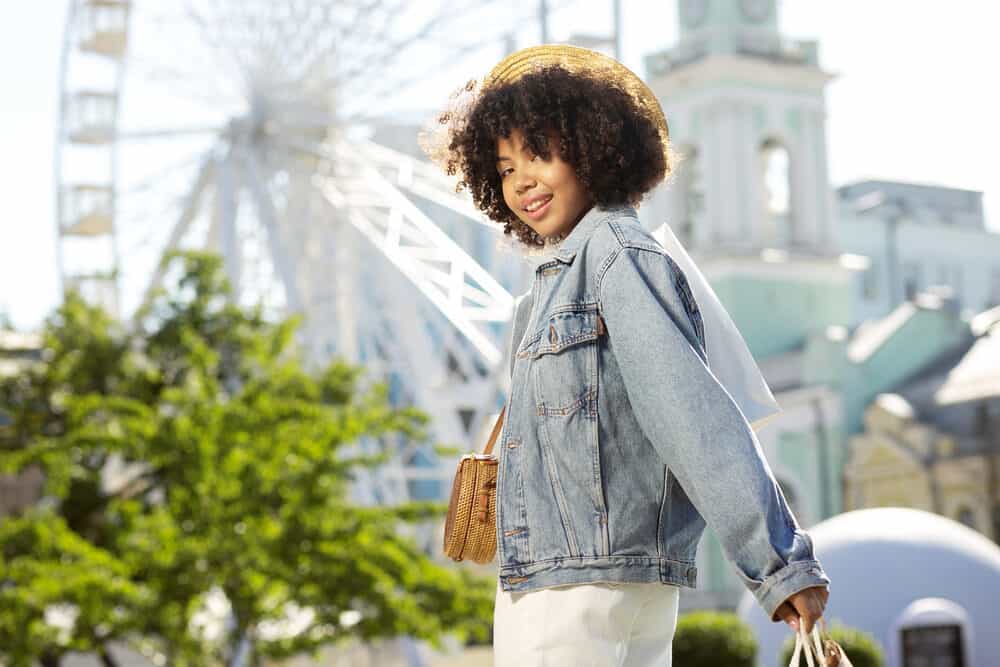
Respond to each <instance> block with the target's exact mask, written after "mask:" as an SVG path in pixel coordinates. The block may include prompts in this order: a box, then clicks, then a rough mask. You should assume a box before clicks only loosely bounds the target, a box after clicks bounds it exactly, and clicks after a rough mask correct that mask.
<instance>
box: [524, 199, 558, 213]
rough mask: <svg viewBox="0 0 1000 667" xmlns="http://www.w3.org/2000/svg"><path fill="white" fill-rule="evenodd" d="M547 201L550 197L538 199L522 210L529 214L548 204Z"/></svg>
mask: <svg viewBox="0 0 1000 667" xmlns="http://www.w3.org/2000/svg"><path fill="white" fill-rule="evenodd" d="M549 199H552V197H546V198H545V199H539V200H538V201H533V202H531V203H530V204H528V205H527V206H525V208H524V210H526V211H529V212H533V211H537V210H538V209H539V208H541V207H542V206H544V205H545V204H546V203H548V201H549Z"/></svg>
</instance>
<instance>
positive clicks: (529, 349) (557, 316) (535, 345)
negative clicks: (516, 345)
mask: <svg viewBox="0 0 1000 667" xmlns="http://www.w3.org/2000/svg"><path fill="white" fill-rule="evenodd" d="M604 333H605V328H604V320H603V319H601V316H600V314H599V313H598V312H597V310H596V309H590V310H567V311H561V312H556V313H553V314H551V315H549V317H548V319H547V320H546V321H545V324H544V326H543V327H542V328H541V329H539V330H538V331H536V332H535V333H534V334H533V335H532V336H531V339H530V340H529V341H527V342H526V343H525V344H524V347H523V348H522V349H521V350H520V351H519V352H518V354H519V355H531V356H536V355H540V354H553V353H556V352H559V351H561V350H563V349H565V348H567V347H570V346H572V345H576V344H577V343H582V342H585V341H588V340H595V339H597V338H598V337H600V336H603V335H604Z"/></svg>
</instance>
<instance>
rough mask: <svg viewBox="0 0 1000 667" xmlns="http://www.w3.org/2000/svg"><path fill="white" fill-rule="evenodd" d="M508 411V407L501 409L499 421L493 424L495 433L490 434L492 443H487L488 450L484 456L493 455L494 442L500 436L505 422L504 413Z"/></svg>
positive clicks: (485, 450)
mask: <svg viewBox="0 0 1000 667" xmlns="http://www.w3.org/2000/svg"><path fill="white" fill-rule="evenodd" d="M506 410H507V406H506V405H504V406H503V407H502V408H500V414H499V415H497V421H496V423H495V424H493V432H492V433H490V441H489V442H487V443H486V449H484V450H483V454H487V455H489V454H492V453H493V441H494V440H496V439H497V436H498V435H500V425H501V423H502V422H503V413H504V412H505V411H506Z"/></svg>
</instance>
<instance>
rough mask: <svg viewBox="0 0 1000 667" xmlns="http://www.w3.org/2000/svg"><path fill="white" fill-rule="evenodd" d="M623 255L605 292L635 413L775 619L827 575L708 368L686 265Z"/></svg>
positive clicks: (603, 280) (626, 251) (625, 251)
mask: <svg viewBox="0 0 1000 667" xmlns="http://www.w3.org/2000/svg"><path fill="white" fill-rule="evenodd" d="M617 253H618V254H617V255H615V256H614V258H613V259H612V260H611V262H610V264H609V265H607V268H606V269H605V270H604V273H603V275H602V276H600V278H599V280H600V283H599V288H598V289H599V296H600V307H601V313H602V315H603V317H604V321H605V325H606V327H607V331H608V337H609V340H610V346H611V350H612V353H613V354H614V357H615V360H616V361H617V363H618V365H619V367H620V369H621V374H622V377H623V380H624V383H625V390H626V393H627V395H628V399H629V402H630V403H631V406H632V410H633V412H634V413H635V416H636V419H637V420H638V422H639V424H640V426H641V428H642V430H643V433H644V434H645V435H646V437H647V438H648V439H649V441H650V442H651V443H652V444H653V446H654V448H655V449H656V451H657V452H658V453H659V455H660V457H661V458H662V460H663V462H664V463H665V464H666V465H667V467H668V468H669V469H670V470H671V471H672V472H673V474H674V476H675V477H676V479H677V481H678V482H679V483H680V485H681V487H682V488H683V489H684V492H685V493H686V494H687V496H688V497H689V498H690V499H691V502H692V503H694V506H695V508H696V509H697V510H698V512H699V514H701V516H702V517H703V518H704V519H705V522H706V523H707V524H708V525H709V526H710V527H711V528H712V530H713V531H715V533H716V535H717V536H718V537H719V540H720V542H721V543H722V547H723V549H724V550H725V553H726V556H727V558H728V559H729V560H730V561H731V562H732V563H733V564H734V565H735V566H736V569H737V571H738V573H739V575H740V577H741V579H742V580H743V583H744V585H745V586H746V587H747V589H748V590H750V591H751V592H752V593H753V594H754V596H755V597H756V599H757V601H758V602H759V604H760V605H761V607H763V609H764V610H765V611H766V612H767V614H768V615H769V617H770V618H772V619H774V613H775V611H776V610H777V608H778V607H779V606H780V605H781V603H782V602H784V601H785V600H786V599H787V598H788V597H789V596H791V595H793V594H795V593H797V592H799V591H801V590H803V589H805V588H809V587H811V586H822V585H828V584H829V583H830V580H829V578H828V577H827V576H826V574H825V573H824V571H823V568H822V566H821V565H820V563H819V561H818V560H816V557H815V555H814V553H813V545H812V540H811V539H810V537H809V535H808V534H807V533H806V532H805V531H804V530H802V529H801V528H800V527H799V525H798V522H797V521H796V519H795V517H794V516H793V515H792V513H791V510H790V509H789V507H788V504H787V503H786V501H785V498H784V496H783V494H782V492H781V490H780V488H779V487H778V484H777V481H776V480H775V478H774V475H773V474H772V472H771V469H770V466H769V465H768V463H767V460H766V459H765V458H764V455H763V453H762V451H761V447H760V443H759V442H758V441H757V437H756V435H755V434H754V432H753V429H752V428H751V427H750V425H749V424H748V423H747V421H746V418H745V417H744V415H743V413H742V412H741V411H740V408H739V406H738V405H737V404H736V403H735V401H733V399H732V397H731V396H730V394H729V393H728V392H727V391H726V389H725V387H723V386H722V385H721V384H720V383H719V381H718V380H717V379H716V377H715V376H714V375H713V373H712V371H711V369H710V368H709V367H708V363H707V354H706V351H705V345H704V333H703V330H702V323H701V316H700V314H699V312H698V307H697V304H696V303H695V301H694V298H693V296H692V295H691V291H690V288H689V287H688V285H687V281H686V278H685V277H684V274H683V272H682V271H681V270H680V268H679V267H678V266H677V265H676V264H675V263H674V261H673V260H672V259H671V258H670V256H669V255H667V254H666V253H665V252H663V251H659V250H655V249H650V248H636V247H624V248H622V249H620V250H618V251H617Z"/></svg>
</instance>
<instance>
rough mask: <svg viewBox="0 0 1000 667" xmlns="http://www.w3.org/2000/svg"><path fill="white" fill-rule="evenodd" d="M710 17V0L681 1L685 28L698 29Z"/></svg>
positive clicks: (682, 19)
mask: <svg viewBox="0 0 1000 667" xmlns="http://www.w3.org/2000/svg"><path fill="white" fill-rule="evenodd" d="M707 15H708V0H681V23H683V24H684V27H685V28H697V27H698V26H700V25H701V24H702V23H704V22H705V17H706V16H707Z"/></svg>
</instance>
